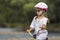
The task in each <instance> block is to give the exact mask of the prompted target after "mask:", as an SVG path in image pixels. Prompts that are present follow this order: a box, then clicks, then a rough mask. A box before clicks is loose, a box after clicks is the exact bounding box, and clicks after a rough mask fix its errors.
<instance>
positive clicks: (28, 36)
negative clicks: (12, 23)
mask: <svg viewBox="0 0 60 40" xmlns="http://www.w3.org/2000/svg"><path fill="white" fill-rule="evenodd" d="M14 30H15V31H14ZM0 32H16V29H13V28H0ZM48 36H49V37H60V33H49V35H48ZM8 38H31V36H30V35H29V34H28V33H25V32H19V33H17V34H16V33H12V34H8V33H7V34H6V33H5V34H4V33H3V34H0V39H8Z"/></svg>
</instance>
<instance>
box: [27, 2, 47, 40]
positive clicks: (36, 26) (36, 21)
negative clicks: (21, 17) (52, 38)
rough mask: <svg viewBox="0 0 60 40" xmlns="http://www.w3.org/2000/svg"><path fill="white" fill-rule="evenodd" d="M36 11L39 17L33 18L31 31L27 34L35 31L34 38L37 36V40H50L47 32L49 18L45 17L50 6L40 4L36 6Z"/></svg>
mask: <svg viewBox="0 0 60 40" xmlns="http://www.w3.org/2000/svg"><path fill="white" fill-rule="evenodd" d="M35 9H36V10H37V16H35V17H34V18H33V20H32V22H31V25H30V29H28V30H27V32H31V31H32V30H35V31H34V37H35V35H36V40H48V39H47V38H48V31H47V30H46V24H47V21H48V18H47V17H45V16H44V15H45V12H46V11H47V10H48V6H47V4H46V3H44V2H39V3H37V4H36V5H35Z"/></svg>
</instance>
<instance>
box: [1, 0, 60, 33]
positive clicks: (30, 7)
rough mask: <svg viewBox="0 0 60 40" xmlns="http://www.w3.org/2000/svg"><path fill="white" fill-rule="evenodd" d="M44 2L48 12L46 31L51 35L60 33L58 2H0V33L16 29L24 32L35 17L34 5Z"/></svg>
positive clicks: (25, 0)
mask: <svg viewBox="0 0 60 40" xmlns="http://www.w3.org/2000/svg"><path fill="white" fill-rule="evenodd" d="M41 1H42V2H45V3H46V4H47V5H48V7H49V10H48V12H47V17H48V18H49V23H48V25H47V29H48V31H49V32H52V33H59V32H60V0H0V31H1V30H2V29H3V28H6V29H7V28H18V29H19V31H20V30H23V31H25V30H26V29H27V28H29V25H30V23H31V21H32V19H33V17H34V16H35V15H36V11H35V9H34V5H35V4H36V3H38V2H41Z"/></svg>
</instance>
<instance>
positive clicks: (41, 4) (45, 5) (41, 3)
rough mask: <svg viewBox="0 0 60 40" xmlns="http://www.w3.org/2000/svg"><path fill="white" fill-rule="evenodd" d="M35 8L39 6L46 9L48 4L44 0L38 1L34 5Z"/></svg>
mask: <svg viewBox="0 0 60 40" xmlns="http://www.w3.org/2000/svg"><path fill="white" fill-rule="evenodd" d="M35 8H40V9H43V10H46V11H47V10H48V6H47V4H46V3H44V2H39V3H37V4H36V5H35Z"/></svg>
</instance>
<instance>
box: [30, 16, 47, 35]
mask: <svg viewBox="0 0 60 40" xmlns="http://www.w3.org/2000/svg"><path fill="white" fill-rule="evenodd" d="M35 18H36V16H35V17H34V18H33V20H32V22H31V25H30V27H31V28H33V29H35V32H34V34H36V33H37V32H38V30H39V28H41V27H42V25H43V24H45V25H46V24H47V21H48V19H47V18H46V17H44V18H43V19H40V20H38V19H35Z"/></svg>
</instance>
